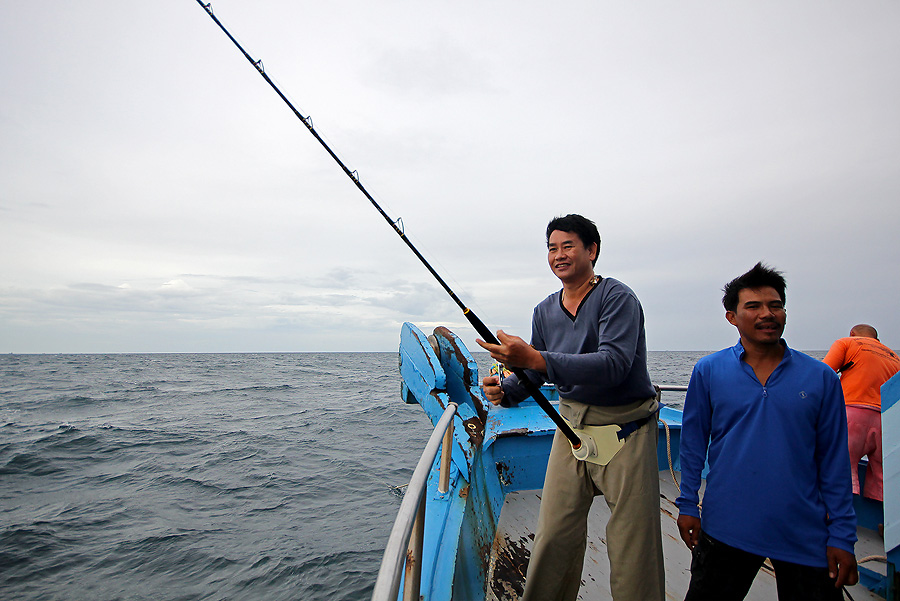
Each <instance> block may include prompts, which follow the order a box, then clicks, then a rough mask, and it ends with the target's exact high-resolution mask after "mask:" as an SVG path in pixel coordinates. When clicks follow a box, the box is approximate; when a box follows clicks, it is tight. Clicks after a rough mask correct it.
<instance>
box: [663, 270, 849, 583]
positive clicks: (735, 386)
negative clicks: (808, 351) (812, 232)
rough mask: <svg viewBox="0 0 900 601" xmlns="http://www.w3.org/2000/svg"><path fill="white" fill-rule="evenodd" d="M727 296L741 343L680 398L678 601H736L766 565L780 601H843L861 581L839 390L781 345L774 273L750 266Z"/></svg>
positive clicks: (702, 371)
mask: <svg viewBox="0 0 900 601" xmlns="http://www.w3.org/2000/svg"><path fill="white" fill-rule="evenodd" d="M724 292H725V295H724V297H723V298H722V304H723V305H724V306H725V318H726V319H727V320H728V322H729V323H730V324H731V325H733V326H734V327H736V328H737V331H738V334H739V335H740V340H739V341H738V343H737V344H736V345H735V346H733V347H731V348H727V349H725V350H722V351H719V352H717V353H714V354H712V355H708V356H706V357H704V358H703V359H701V360H700V361H699V362H698V363H697V365H696V366H695V367H694V372H693V374H692V375H691V381H690V384H689V385H688V392H687V395H686V397H685V402H684V417H683V424H682V430H681V476H682V480H681V496H680V497H679V498H678V500H677V505H678V509H679V514H680V515H679V516H678V528H679V530H680V532H681V538H682V539H683V540H684V542H685V544H686V545H687V546H688V548H690V549H692V550H693V560H692V562H691V583H690V587H689V589H688V593H687V597H686V599H687V600H701V599H711V600H712V599H715V600H722V599H743V598H744V597H745V596H746V594H747V592H748V591H749V589H750V586H751V584H752V583H753V579H754V578H755V577H756V573H757V572H758V571H759V568H760V566H762V563H763V561H764V560H765V559H766V558H767V557H768V558H769V559H771V560H772V564H773V566H774V567H775V577H776V580H777V588H778V599H779V600H780V601H786V600H788V599H798V600H800V599H803V600H813V599H834V600H839V599H842V598H843V596H842V593H841V587H842V586H843V585H845V584H855V583H856V582H857V580H858V575H857V569H856V558H855V557H854V555H853V547H854V544H855V542H856V516H855V514H854V511H853V501H852V495H851V488H850V475H849V469H850V462H849V455H848V451H847V422H846V417H845V413H844V399H843V395H842V393H841V385H840V382H839V380H838V378H837V375H836V374H835V373H834V372H833V371H832V370H831V369H829V368H828V366H827V365H825V364H824V363H821V362H820V361H817V360H816V359H813V358H812V357H810V356H808V355H805V354H803V353H801V352H798V351H795V350H792V349H791V348H789V347H788V346H787V344H786V343H785V342H784V340H783V339H782V337H781V335H782V333H783V332H784V327H785V323H786V321H787V314H786V313H785V309H784V302H785V281H784V277H783V276H782V275H781V274H780V273H779V272H777V271H775V270H773V269H771V268H768V267H766V266H764V265H762V264H761V263H757V264H756V266H754V267H753V269H751V270H750V271H748V272H747V273H745V274H744V275H742V276H740V277H738V278H735V279H734V280H732V281H731V282H729V283H728V284H727V285H726V286H725V289H724ZM707 457H708V461H709V474H708V475H707V477H706V492H705V494H704V497H703V503H702V509H701V506H700V498H699V489H700V482H701V474H702V471H703V468H704V463H705V462H706V460H707Z"/></svg>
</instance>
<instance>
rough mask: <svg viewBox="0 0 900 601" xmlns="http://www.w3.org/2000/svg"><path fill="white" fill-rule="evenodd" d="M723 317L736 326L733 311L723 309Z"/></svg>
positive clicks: (735, 316)
mask: <svg viewBox="0 0 900 601" xmlns="http://www.w3.org/2000/svg"><path fill="white" fill-rule="evenodd" d="M725 319H727V320H728V323H730V324H731V325H733V326H737V323H736V321H737V314H736V313H735V312H734V311H725Z"/></svg>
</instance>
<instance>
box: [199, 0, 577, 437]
mask: <svg viewBox="0 0 900 601" xmlns="http://www.w3.org/2000/svg"><path fill="white" fill-rule="evenodd" d="M197 4H199V5H200V6H202V7H203V10H205V11H206V14H208V15H209V16H210V18H211V19H212V20H213V21H215V23H216V25H218V26H219V29H221V30H222V31H223V32H224V33H225V35H227V36H228V39H230V40H231V41H232V43H233V44H234V45H235V46H236V47H237V49H238V50H240V51H241V54H243V55H244V57H245V58H246V59H247V60H248V61H250V64H251V65H253V67H254V68H255V69H256V70H257V71H258V72H259V74H260V75H261V76H262V78H263V79H265V80H266V83H268V84H269V86H271V88H272V89H273V90H275V93H276V94H278V96H279V98H281V99H282V100H283V101H284V103H285V104H286V105H287V106H288V108H290V109H291V111H293V113H294V115H296V116H297V118H298V119H300V121H302V122H303V125H305V126H306V129H308V130H309V133H311V134H312V135H313V137H315V139H316V140H318V141H319V144H321V145H322V147H323V148H324V149H325V150H326V151H327V152H328V154H329V155H331V158H332V159H334V161H335V162H336V163H337V164H338V165H339V166H340V167H341V169H343V170H344V173H346V174H347V176H348V177H349V178H350V179H351V180H353V183H354V184H356V187H357V188H359V191H360V192H362V193H363V195H365V197H366V198H368V199H369V202H370V203H372V206H374V207H375V209H376V210H377V211H378V212H379V213H380V214H381V216H382V217H384V220H385V221H387V222H388V224H389V225H390V226H391V228H392V229H393V230H394V231H395V232H396V233H397V235H398V236H400V239H401V240H403V241H404V242H405V243H406V246H408V247H409V249H410V250H411V251H412V252H413V254H415V255H416V257H418V259H419V261H421V262H422V264H423V265H424V266H425V268H426V269H427V270H428V271H429V272H430V273H431V275H432V276H434V279H436V280H437V282H438V284H440V285H441V287H442V288H443V289H444V290H445V291H446V292H447V294H449V295H450V298H452V299H453V302H455V303H456V304H457V306H458V307H459V308H460V309H461V310H462V312H463V315H464V316H465V317H466V319H467V320H468V321H469V323H470V324H472V327H473V328H475V331H476V332H478V334H479V335H480V336H481V337H482V338H484V339H485V340H487V341H488V342H490V343H491V344H500V341H499V340H497V337H496V336H494V334H493V333H492V332H491V331H490V329H488V327H487V326H486V325H484V322H483V321H481V319H479V317H478V316H477V315H475V313H474V312H473V311H472V310H471V309H470V308H469V307H467V306H466V305H465V303H463V302H462V301H461V300H460V299H459V297H458V296H456V293H455V292H453V290H452V289H451V288H450V286H449V285H448V284H447V282H445V281H444V278H442V277H441V275H440V274H439V273H438V272H437V271H435V270H434V268H433V267H432V266H431V264H430V263H429V262H428V261H427V260H426V259H425V257H424V256H422V253H420V252H419V249H417V248H416V247H415V245H413V243H412V242H411V241H410V239H409V238H407V237H406V233H405V232H404V231H403V228H402V227H401V226H402V225H403V221H402V220H400V219H397V220H393V219H391V218H390V216H389V215H388V214H387V213H386V212H385V211H384V209H382V208H381V206H380V205H379V204H378V203H377V202H376V201H375V199H374V198H373V197H372V195H371V194H369V191H368V190H366V188H365V186H363V185H362V183H361V182H360V181H359V175H357V173H356V171H351V170H350V168H349V167H347V165H345V164H344V162H343V161H342V160H341V159H340V158H339V157H338V155H337V154H335V152H334V151H333V150H332V149H331V147H330V146H329V145H328V144H327V143H326V142H325V140H323V139H322V136H320V135H319V132H317V131H316V130H315V128H314V127H313V123H312V118H311V117H309V116H306V117H304V116H303V115H302V114H301V113H300V111H298V110H297V109H296V107H294V105H293V104H292V103H291V101H290V100H288V99H287V96H285V95H284V94H283V93H282V92H281V90H279V89H278V86H276V85H275V82H273V81H272V80H271V79H270V78H269V76H268V75H267V74H266V70H265V68H264V67H263V63H262V60H253V57H251V56H250V54H249V53H248V52H247V51H246V50H244V47H243V46H241V44H240V43H239V42H238V41H237V40H236V39H234V36H232V35H231V33H229V31H228V30H227V29H226V28H225V26H224V25H222V22H221V21H219V19H218V18H217V17H216V15H214V14H213V9H212V3H211V2H207V3H204V2H203V1H202V0H197ZM398 224H399V225H398ZM512 372H513V373H514V374H516V377H518V378H519V381H520V382H522V383H523V384H524V385H525V388H526V389H527V390H528V393H529V394H530V395H531V397H532V398H533V399H534V400H535V401H536V402H537V404H538V406H540V408H541V409H543V410H544V413H546V414H547V416H548V417H549V418H550V419H552V420H553V423H555V424H556V426H557V427H558V428H559V429H560V430H561V431H562V433H563V434H565V436H566V438H568V439H569V442H570V443H571V444H572V448H573V449H576V450H577V449H580V447H581V439H580V438H579V437H578V435H577V434H575V432H574V431H573V430H572V428H571V427H570V426H569V424H567V423H566V422H565V420H563V418H562V416H560V415H559V413H558V412H557V411H556V409H554V408H553V405H551V404H550V401H548V400H547V398H546V397H545V396H544V394H543V393H542V392H541V389H540V387H539V386H538V385H537V384H535V383H534V382H533V381H532V380H531V378H529V377H528V376H527V375H526V374H525V371H524V370H522V369H520V368H514V369H513V370H512Z"/></svg>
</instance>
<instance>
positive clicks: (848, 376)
mask: <svg viewBox="0 0 900 601" xmlns="http://www.w3.org/2000/svg"><path fill="white" fill-rule="evenodd" d="M824 361H825V363H827V364H828V366H829V367H831V369H833V370H834V371H838V370H840V369H841V368H842V367H843V368H844V370H843V371H842V372H841V388H842V389H843V390H844V402H845V403H846V404H847V405H856V406H862V407H868V408H870V409H875V410H876V411H881V385H882V384H884V383H885V382H887V381H888V380H889V379H890V378H891V376H893V375H894V374H895V373H897V372H898V371H900V357H898V356H897V353H895V352H894V351H892V350H891V349H889V348H888V347H886V346H884V345H883V344H881V343H880V342H879V341H877V340H875V339H874V338H867V337H864V336H849V337H847V338H839V339H838V340H836V341H835V342H834V344H832V345H831V348H830V349H829V350H828V354H826V355H825V359H824ZM848 365H849V367H845V366H848Z"/></svg>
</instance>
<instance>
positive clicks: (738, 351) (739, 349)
mask: <svg viewBox="0 0 900 601" xmlns="http://www.w3.org/2000/svg"><path fill="white" fill-rule="evenodd" d="M781 346H783V347H784V357H782V359H781V361H782V362H784V361H787V360H789V359H790V358H791V356H792V355H793V353H792V352H791V347H789V346H788V344H787V342H786V341H785V340H784V338H782V339H781ZM731 350H732V351H733V352H734V356H735V357H737V360H738V361H742V360H743V359H744V353H746V352H747V351H745V350H744V345H743V344H741V339H740V338H738V341H737V344H735V345H734V346H733V347H731Z"/></svg>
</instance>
